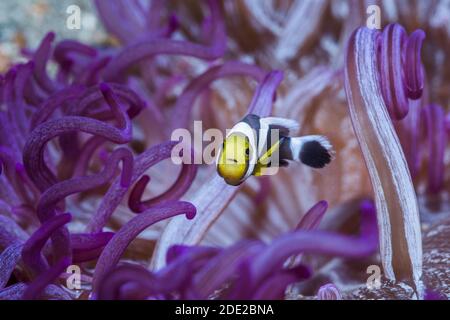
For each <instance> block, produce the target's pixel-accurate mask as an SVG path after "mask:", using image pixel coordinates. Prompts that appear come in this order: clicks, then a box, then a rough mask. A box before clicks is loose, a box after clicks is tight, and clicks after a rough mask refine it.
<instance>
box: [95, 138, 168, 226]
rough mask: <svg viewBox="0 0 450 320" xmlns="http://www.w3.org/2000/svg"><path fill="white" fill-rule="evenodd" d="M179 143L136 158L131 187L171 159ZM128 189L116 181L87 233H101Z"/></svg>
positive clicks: (164, 144) (159, 147)
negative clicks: (145, 174)
mask: <svg viewBox="0 0 450 320" xmlns="http://www.w3.org/2000/svg"><path fill="white" fill-rule="evenodd" d="M176 144H177V142H174V141H170V142H165V143H161V144H159V145H156V146H154V147H152V148H150V149H148V150H147V151H145V152H144V153H142V154H140V155H139V156H137V157H136V158H135V161H134V168H133V177H132V179H131V185H133V184H134V183H136V182H137V181H138V179H139V178H140V177H141V176H142V175H143V174H144V173H145V171H146V170H148V169H149V168H151V167H152V166H154V165H155V164H157V163H159V162H161V161H162V160H164V159H167V158H170V157H171V155H172V149H173V148H174V147H175V145H176ZM127 191H128V189H127V188H123V187H121V186H120V183H119V180H118V179H116V181H115V182H113V184H112V185H111V187H110V188H109V190H108V191H107V193H106V194H105V196H104V197H103V200H102V202H101V204H100V206H99V208H98V209H97V212H96V213H95V214H94V215H93V217H92V218H91V221H90V222H89V224H88V226H87V228H86V231H87V232H99V231H101V230H102V228H103V227H104V226H105V224H106V223H107V221H108V220H109V218H110V217H111V215H112V214H113V212H114V210H115V209H116V208H117V206H118V205H119V204H120V202H121V201H122V199H123V197H124V196H125V194H126V192H127Z"/></svg>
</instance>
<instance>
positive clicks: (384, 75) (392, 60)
mask: <svg viewBox="0 0 450 320" xmlns="http://www.w3.org/2000/svg"><path fill="white" fill-rule="evenodd" d="M380 37H381V39H380V42H381V54H380V69H381V70H380V76H381V77H380V79H381V91H382V93H383V98H384V100H385V101H386V106H387V108H388V111H389V114H390V116H391V118H393V119H398V120H400V119H403V118H404V117H405V116H406V114H407V113H408V97H407V96H406V91H405V90H404V80H403V79H404V77H403V64H402V61H403V59H402V58H403V55H402V50H403V43H404V41H405V39H406V37H407V35H406V31H405V29H403V27H402V26H400V25H399V24H390V25H388V26H387V27H386V28H384V31H383V33H382V35H381V36H380Z"/></svg>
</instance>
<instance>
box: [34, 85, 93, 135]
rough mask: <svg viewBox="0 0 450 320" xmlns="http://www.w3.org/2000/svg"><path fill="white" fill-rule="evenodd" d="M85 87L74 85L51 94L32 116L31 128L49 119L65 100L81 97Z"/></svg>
mask: <svg viewBox="0 0 450 320" xmlns="http://www.w3.org/2000/svg"><path fill="white" fill-rule="evenodd" d="M84 90H85V87H84V86H81V85H74V86H70V87H67V88H64V89H62V90H60V91H57V92H55V93H54V94H52V95H50V96H49V97H48V98H47V99H46V100H45V101H44V102H43V103H42V104H41V106H40V108H39V112H36V113H34V114H33V116H32V118H31V125H30V126H31V129H32V130H33V129H34V128H36V127H37V126H38V125H40V124H41V123H43V122H45V121H47V120H48V119H49V118H50V116H51V115H52V114H53V112H54V111H55V110H56V109H57V108H60V107H61V106H62V105H63V104H64V103H65V102H67V101H72V100H77V99H79V98H80V97H81V94H82V93H83V92H84Z"/></svg>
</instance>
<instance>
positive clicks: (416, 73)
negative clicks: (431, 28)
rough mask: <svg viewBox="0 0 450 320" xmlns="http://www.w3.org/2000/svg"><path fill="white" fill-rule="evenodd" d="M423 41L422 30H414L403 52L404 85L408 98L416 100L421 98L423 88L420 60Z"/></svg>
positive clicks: (423, 33) (423, 34)
mask: <svg viewBox="0 0 450 320" xmlns="http://www.w3.org/2000/svg"><path fill="white" fill-rule="evenodd" d="M424 39H425V32H423V30H420V29H419V30H415V31H414V32H413V33H411V35H410V36H409V38H408V40H407V42H406V52H405V55H406V57H405V83H406V90H407V94H408V97H409V98H410V99H413V100H417V99H419V98H420V97H421V96H422V93H423V87H424V78H425V77H424V72H423V66H422V62H421V60H420V51H421V50H422V43H423V41H424Z"/></svg>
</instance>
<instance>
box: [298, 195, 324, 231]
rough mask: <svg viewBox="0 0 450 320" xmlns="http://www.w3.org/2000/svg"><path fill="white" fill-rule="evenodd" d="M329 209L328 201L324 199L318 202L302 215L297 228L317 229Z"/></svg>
mask: <svg viewBox="0 0 450 320" xmlns="http://www.w3.org/2000/svg"><path fill="white" fill-rule="evenodd" d="M327 209H328V202H326V201H324V200H322V201H319V202H317V203H316V204H315V205H314V206H312V207H311V209H309V210H308V212H306V213H305V215H304V216H303V217H302V219H301V220H300V222H299V223H298V225H297V227H296V228H295V229H297V230H300V229H303V230H313V229H316V228H317V227H318V226H319V224H320V222H321V221H322V218H323V216H324V215H325V212H327Z"/></svg>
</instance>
